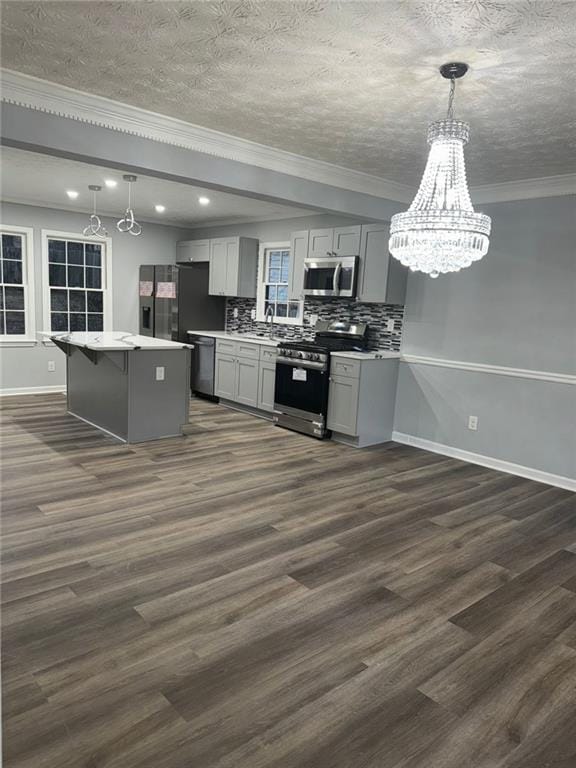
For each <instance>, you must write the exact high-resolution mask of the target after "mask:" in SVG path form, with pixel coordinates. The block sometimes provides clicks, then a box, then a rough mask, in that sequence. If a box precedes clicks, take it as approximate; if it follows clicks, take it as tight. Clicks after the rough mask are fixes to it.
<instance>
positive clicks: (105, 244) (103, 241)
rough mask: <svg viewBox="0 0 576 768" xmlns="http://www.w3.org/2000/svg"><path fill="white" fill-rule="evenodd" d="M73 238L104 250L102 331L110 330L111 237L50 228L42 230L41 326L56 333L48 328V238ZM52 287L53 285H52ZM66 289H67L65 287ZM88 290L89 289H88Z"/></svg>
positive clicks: (46, 331) (46, 330)
mask: <svg viewBox="0 0 576 768" xmlns="http://www.w3.org/2000/svg"><path fill="white" fill-rule="evenodd" d="M51 239H53V240H73V241H76V242H78V243H80V242H82V243H92V244H95V245H101V246H102V249H103V251H104V257H103V260H102V264H103V270H102V294H103V295H102V300H103V303H104V313H103V314H104V325H103V327H104V331H112V330H114V329H113V328H112V299H113V296H112V238H111V237H105V238H95V237H86V236H85V235H79V234H78V233H77V232H57V231H55V230H51V229H43V230H42V304H43V326H44V332H45V333H56V331H51V330H50V277H49V270H48V240H51ZM52 287H54V286H52ZM66 290H67V289H66ZM88 290H89V289H88Z"/></svg>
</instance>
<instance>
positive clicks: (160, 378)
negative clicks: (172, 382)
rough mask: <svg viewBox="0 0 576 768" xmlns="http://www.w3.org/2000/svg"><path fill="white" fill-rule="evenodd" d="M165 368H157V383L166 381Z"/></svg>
mask: <svg viewBox="0 0 576 768" xmlns="http://www.w3.org/2000/svg"><path fill="white" fill-rule="evenodd" d="M164 373H165V370H164V366H163V365H157V366H156V381H164Z"/></svg>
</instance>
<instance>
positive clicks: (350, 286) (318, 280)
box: [304, 256, 358, 298]
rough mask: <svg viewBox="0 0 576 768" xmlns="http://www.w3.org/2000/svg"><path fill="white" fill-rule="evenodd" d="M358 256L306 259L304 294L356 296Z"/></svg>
mask: <svg viewBox="0 0 576 768" xmlns="http://www.w3.org/2000/svg"><path fill="white" fill-rule="evenodd" d="M357 272H358V256H330V257H326V258H324V257H318V258H312V259H305V260H304V296H341V297H344V298H354V297H355V296H356V278H357Z"/></svg>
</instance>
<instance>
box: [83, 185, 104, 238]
mask: <svg viewBox="0 0 576 768" xmlns="http://www.w3.org/2000/svg"><path fill="white" fill-rule="evenodd" d="M88 189H89V190H90V192H92V201H93V206H92V214H91V216H90V222H89V223H88V226H87V227H85V228H84V229H83V230H82V234H83V235H85V236H86V237H99V238H100V239H102V240H103V239H104V238H105V237H108V232H107V231H106V229H105V228H104V226H103V225H102V222H101V221H100V216H98V215H97V214H96V195H97V194H98V192H100V191H101V189H102V187H99V186H98V185H97V184H89V185H88Z"/></svg>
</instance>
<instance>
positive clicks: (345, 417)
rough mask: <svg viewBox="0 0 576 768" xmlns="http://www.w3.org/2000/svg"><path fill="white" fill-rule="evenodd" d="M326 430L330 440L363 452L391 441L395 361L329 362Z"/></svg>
mask: <svg viewBox="0 0 576 768" xmlns="http://www.w3.org/2000/svg"><path fill="white" fill-rule="evenodd" d="M331 360H332V362H331V373H330V390H329V394H328V418H327V425H328V429H331V430H332V438H333V439H334V440H339V441H340V442H344V443H347V444H349V445H354V446H356V447H357V448H363V447H364V446H367V445H377V444H378V443H384V442H387V441H388V440H391V439H392V430H393V424H394V402H395V400H396V383H397V379H398V360H397V359H395V358H385V359H376V360H361V361H356V360H349V359H346V358H338V356H337V355H336V354H334V355H333V356H332V358H331Z"/></svg>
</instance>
